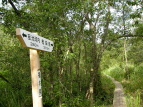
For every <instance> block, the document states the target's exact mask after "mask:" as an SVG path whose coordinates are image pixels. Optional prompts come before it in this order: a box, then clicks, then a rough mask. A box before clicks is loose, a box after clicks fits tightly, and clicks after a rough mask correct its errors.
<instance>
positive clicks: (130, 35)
mask: <svg viewBox="0 0 143 107" xmlns="http://www.w3.org/2000/svg"><path fill="white" fill-rule="evenodd" d="M125 37H143V35H132V34H129V35H122V36H118V37H116V38H113V39H112V40H110V42H108V44H107V45H106V46H105V48H104V50H105V49H106V48H107V47H108V46H109V45H110V44H111V43H112V42H114V41H116V40H118V39H120V38H125Z"/></svg>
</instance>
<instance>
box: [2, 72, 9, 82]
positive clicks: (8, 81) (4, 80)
mask: <svg viewBox="0 0 143 107" xmlns="http://www.w3.org/2000/svg"><path fill="white" fill-rule="evenodd" d="M0 78H1V79H3V80H4V81H5V82H7V83H10V82H9V81H8V80H7V79H6V78H5V77H4V76H3V75H2V74H0Z"/></svg>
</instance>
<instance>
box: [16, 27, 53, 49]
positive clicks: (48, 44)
mask: <svg viewBox="0 0 143 107" xmlns="http://www.w3.org/2000/svg"><path fill="white" fill-rule="evenodd" d="M16 35H17V37H18V38H19V40H20V42H21V44H22V45H23V47H27V48H31V49H36V50H41V51H47V52H52V50H53V47H54V43H53V41H50V40H48V39H46V38H43V37H40V36H38V35H37V34H34V33H31V32H29V31H26V30H24V29H21V28H17V29H16Z"/></svg>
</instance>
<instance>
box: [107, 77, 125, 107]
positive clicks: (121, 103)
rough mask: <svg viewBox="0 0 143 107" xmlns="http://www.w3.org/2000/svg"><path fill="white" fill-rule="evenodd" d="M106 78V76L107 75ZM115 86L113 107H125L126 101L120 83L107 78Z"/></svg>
mask: <svg viewBox="0 0 143 107" xmlns="http://www.w3.org/2000/svg"><path fill="white" fill-rule="evenodd" d="M107 76H108V75H107ZM108 77H109V78H110V79H111V80H112V81H113V83H114V84H115V91H114V99H113V107H127V105H126V99H125V96H124V92H123V86H122V85H121V83H120V82H118V81H116V80H115V79H114V78H112V77H110V76H108Z"/></svg>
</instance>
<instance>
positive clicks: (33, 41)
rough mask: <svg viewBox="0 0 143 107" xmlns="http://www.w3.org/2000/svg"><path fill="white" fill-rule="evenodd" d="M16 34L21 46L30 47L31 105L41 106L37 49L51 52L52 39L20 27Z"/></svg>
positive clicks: (34, 106)
mask: <svg viewBox="0 0 143 107" xmlns="http://www.w3.org/2000/svg"><path fill="white" fill-rule="evenodd" d="M16 36H17V37H18V39H19V40H20V42H21V44H22V46H23V47H26V48H29V49H30V67H31V79H32V99H33V107H43V104H42V86H41V73H40V58H39V53H38V50H41V51H47V52H52V50H53V46H54V44H53V41H50V40H48V39H45V38H43V37H40V36H38V35H37V34H34V33H31V32H28V31H26V30H23V29H20V28H17V29H16Z"/></svg>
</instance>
